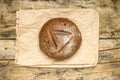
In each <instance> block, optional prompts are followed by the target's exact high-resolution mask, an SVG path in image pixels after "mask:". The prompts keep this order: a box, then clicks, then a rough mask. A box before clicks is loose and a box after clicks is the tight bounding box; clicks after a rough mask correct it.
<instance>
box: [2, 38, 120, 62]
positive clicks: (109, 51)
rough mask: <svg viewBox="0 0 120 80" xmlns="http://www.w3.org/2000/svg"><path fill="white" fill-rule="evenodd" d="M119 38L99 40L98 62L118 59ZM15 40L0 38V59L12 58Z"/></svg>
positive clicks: (119, 56) (119, 59)
mask: <svg viewBox="0 0 120 80" xmlns="http://www.w3.org/2000/svg"><path fill="white" fill-rule="evenodd" d="M119 43H120V40H119V41H116V40H100V47H99V49H100V50H99V62H98V63H106V62H115V61H120V44H119ZM14 47H15V40H0V59H14V57H15V49H14Z"/></svg>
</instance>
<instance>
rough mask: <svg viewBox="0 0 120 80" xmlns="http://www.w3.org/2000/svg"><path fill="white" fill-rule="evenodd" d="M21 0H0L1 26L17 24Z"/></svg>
mask: <svg viewBox="0 0 120 80" xmlns="http://www.w3.org/2000/svg"><path fill="white" fill-rule="evenodd" d="M19 6H20V5H19V0H0V27H11V26H15V23H16V22H15V21H16V11H17V10H19Z"/></svg>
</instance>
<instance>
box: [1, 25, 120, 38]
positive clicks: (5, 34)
mask: <svg viewBox="0 0 120 80" xmlns="http://www.w3.org/2000/svg"><path fill="white" fill-rule="evenodd" d="M2 38H3V39H4V38H6V39H9V38H16V28H15V26H11V27H10V26H9V27H6V28H0V39H2ZM99 38H100V40H102V39H120V31H113V32H100V37H99Z"/></svg>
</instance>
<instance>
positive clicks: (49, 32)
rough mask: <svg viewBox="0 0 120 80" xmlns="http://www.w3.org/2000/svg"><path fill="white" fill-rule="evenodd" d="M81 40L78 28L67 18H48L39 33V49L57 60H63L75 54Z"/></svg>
mask: <svg viewBox="0 0 120 80" xmlns="http://www.w3.org/2000/svg"><path fill="white" fill-rule="evenodd" d="M81 41H82V37H81V33H80V31H79V29H78V28H77V26H76V25H75V23H73V22H72V21H71V20H69V19H67V18H53V19H50V20H49V21H47V22H46V23H45V24H44V25H43V27H42V29H41V31H40V33H39V45H40V49H41V50H42V51H43V52H44V53H45V54H47V55H48V56H49V57H51V58H54V59H57V60H64V59H67V58H69V57H71V56H72V55H73V54H75V53H76V51H77V50H78V49H79V47H80V45H81Z"/></svg>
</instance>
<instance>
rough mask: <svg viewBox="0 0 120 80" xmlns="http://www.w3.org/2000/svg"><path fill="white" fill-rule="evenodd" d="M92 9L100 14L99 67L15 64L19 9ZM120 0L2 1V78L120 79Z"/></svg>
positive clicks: (50, 79)
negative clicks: (23, 65)
mask: <svg viewBox="0 0 120 80" xmlns="http://www.w3.org/2000/svg"><path fill="white" fill-rule="evenodd" d="M20 8H21V9H24V10H31V9H50V8H75V9H81V8H84V9H86V8H91V9H95V10H96V11H97V12H98V14H99V16H100V37H99V38H100V41H99V43H100V47H99V61H98V64H97V66H95V67H91V68H61V69H60V68H31V67H21V66H18V65H15V64H14V55H15V50H14V47H15V39H16V30H15V24H16V23H15V22H16V11H17V10H19V9H20ZM119 23H120V0H20V2H19V0H0V80H120V25H119Z"/></svg>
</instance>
